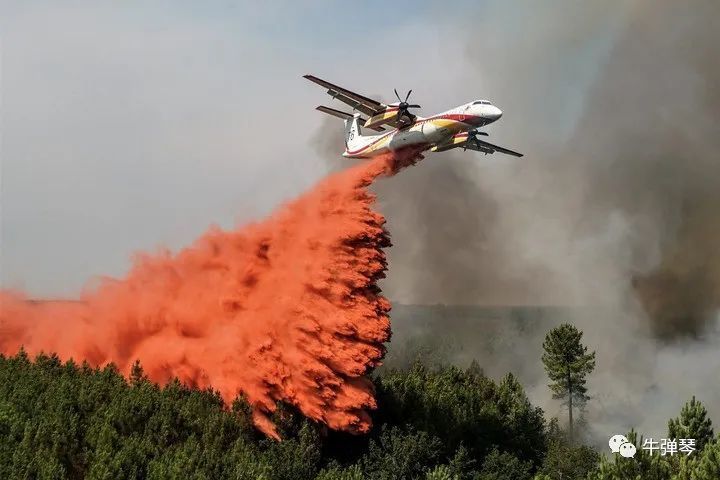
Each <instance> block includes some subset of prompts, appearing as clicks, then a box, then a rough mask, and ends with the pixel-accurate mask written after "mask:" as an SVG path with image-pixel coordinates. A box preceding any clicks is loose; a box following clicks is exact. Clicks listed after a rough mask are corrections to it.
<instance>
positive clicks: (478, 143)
mask: <svg viewBox="0 0 720 480" xmlns="http://www.w3.org/2000/svg"><path fill="white" fill-rule="evenodd" d="M462 147H463V148H468V149H470V150H475V151H476V152H483V153H495V152H500V153H505V154H507V155H513V156H515V157H522V156H523V154H522V153H518V152H514V151H512V150H509V149H507V148H505V147H499V146H497V145H493V144H492V143H489V142H486V141H484V140H480V139H479V138H476V139H475V140H474V141H469V142H467V143H465V144H463V145H462Z"/></svg>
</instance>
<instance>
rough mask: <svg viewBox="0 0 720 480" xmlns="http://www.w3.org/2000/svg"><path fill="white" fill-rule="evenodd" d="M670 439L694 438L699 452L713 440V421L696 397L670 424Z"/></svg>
mask: <svg viewBox="0 0 720 480" xmlns="http://www.w3.org/2000/svg"><path fill="white" fill-rule="evenodd" d="M668 438H677V439H679V438H694V439H695V442H696V446H697V449H698V450H702V449H703V447H704V446H705V444H707V443H708V442H710V441H711V440H712V438H713V428H712V421H711V420H710V419H709V418H708V416H707V410H706V409H705V406H704V405H703V404H702V403H700V402H699V401H698V400H696V399H695V397H694V396H693V397H692V399H691V400H690V401H689V402H687V403H686V404H685V406H683V408H682V410H681V411H680V417H679V418H673V419H670V421H669V422H668ZM719 478H720V477H719Z"/></svg>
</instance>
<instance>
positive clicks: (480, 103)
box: [473, 100, 492, 105]
mask: <svg viewBox="0 0 720 480" xmlns="http://www.w3.org/2000/svg"><path fill="white" fill-rule="evenodd" d="M473 105H492V103H490V102H488V101H487V100H478V101H476V102H473Z"/></svg>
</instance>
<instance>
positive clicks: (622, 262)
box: [378, 0, 720, 438]
mask: <svg viewBox="0 0 720 480" xmlns="http://www.w3.org/2000/svg"><path fill="white" fill-rule="evenodd" d="M519 10H521V9H518V8H511V7H508V8H507V9H505V8H503V7H497V8H487V9H485V10H484V11H483V12H482V15H475V16H473V15H470V14H469V13H468V10H465V14H466V15H467V16H468V17H469V18H468V20H467V24H468V25H470V24H477V25H480V26H481V27H482V28H480V30H481V31H482V32H483V33H484V35H483V38H482V41H478V39H477V38H475V37H474V36H473V37H472V40H471V42H472V43H471V44H469V47H468V51H467V59H468V64H467V66H466V67H465V68H469V69H470V70H471V71H472V72H475V78H474V79H473V83H475V85H476V86H477V85H481V84H482V86H481V87H476V88H475V89H474V91H475V92H476V93H475V96H487V97H488V98H490V99H491V100H493V101H494V102H495V103H497V104H498V105H499V106H500V108H502V109H503V110H504V112H505V115H504V117H503V119H502V120H501V121H500V122H498V124H497V126H496V131H494V132H492V134H491V137H493V138H495V141H496V142H498V143H499V144H507V145H508V146H509V147H511V148H517V149H518V150H520V151H523V152H524V153H526V156H525V157H524V158H523V159H519V160H515V159H509V158H506V157H505V158H500V156H499V155H495V157H496V158H492V157H480V156H478V155H477V154H473V153H463V152H449V153H447V154H439V155H433V156H431V157H430V158H429V159H428V160H427V161H425V162H424V163H423V164H422V165H420V166H419V168H416V169H413V170H412V171H410V172H408V174H407V175H404V176H403V178H402V179H399V180H400V181H398V182H393V184H392V185H383V184H382V182H380V184H379V185H378V191H379V192H380V196H381V198H382V199H383V200H382V202H381V209H382V211H383V212H384V213H385V214H386V216H387V218H388V227H389V230H390V231H391V232H392V233H393V242H394V244H395V248H394V249H393V250H392V252H390V256H389V265H390V270H389V272H390V273H389V275H388V279H387V280H386V281H385V282H384V284H383V290H384V292H385V293H386V294H387V295H388V296H389V298H392V299H393V300H396V301H401V302H404V303H414V304H417V303H421V304H428V303H445V304H473V305H508V304H511V305H562V306H571V307H577V308H573V309H570V310H568V311H567V312H565V313H564V314H562V315H560V314H557V315H554V316H553V315H546V314H542V315H539V316H531V318H526V319H524V320H525V324H524V325H521V324H520V322H515V321H509V319H508V317H507V315H489V316H488V317H487V318H485V317H478V318H477V321H476V322H474V323H473V322H467V321H464V320H465V319H463V321H461V322H455V323H453V322H441V323H442V325H440V326H436V327H435V328H437V330H435V331H434V335H436V336H453V337H454V338H459V339H461V342H462V343H463V345H462V347H463V348H462V349H460V348H459V345H458V344H455V345H456V347H458V348H456V351H455V355H454V357H451V359H452V360H454V361H456V362H460V363H464V362H467V361H469V359H470V358H473V357H474V358H478V359H479V360H480V362H481V364H482V365H483V367H484V368H485V369H486V371H488V372H490V373H497V374H499V373H502V372H506V371H508V370H510V371H513V372H515V373H517V374H519V376H520V377H521V379H522V380H523V381H524V383H525V384H526V386H528V388H529V390H530V392H531V395H532V397H533V399H534V400H535V401H537V402H539V403H541V404H542V405H543V406H544V407H545V408H546V410H547V411H548V412H549V413H550V414H555V413H556V412H557V413H559V412H560V409H559V407H558V405H557V404H556V403H555V402H553V401H551V400H550V398H549V392H548V391H547V387H546V385H545V384H546V382H547V380H546V378H545V374H544V372H543V371H542V366H541V365H539V362H538V359H539V357H540V353H541V352H540V349H541V343H542V337H543V335H544V334H545V332H546V331H547V329H549V328H551V327H552V326H554V325H555V324H557V323H559V322H560V321H571V322H573V323H575V324H577V325H578V326H579V327H580V328H581V329H583V330H584V331H585V338H584V340H585V342H586V343H587V344H588V345H589V346H590V348H592V349H594V350H597V352H598V362H597V371H596V373H595V374H594V375H593V378H591V379H590V388H591V389H593V392H591V394H593V395H594V396H595V400H594V401H593V402H591V403H590V404H589V406H588V419H589V420H590V421H591V424H593V425H594V426H595V428H596V433H597V434H598V436H602V435H605V434H607V433H608V432H612V431H614V430H617V431H623V430H622V429H625V428H629V427H631V426H635V427H639V428H645V429H646V431H651V430H652V429H655V431H654V433H658V428H660V429H663V428H664V426H665V424H666V422H667V418H668V417H669V416H670V415H675V414H676V413H677V411H679V408H680V407H681V405H682V403H683V402H684V401H686V400H687V399H688V398H689V397H690V396H691V395H693V394H695V395H698V397H699V398H700V399H701V400H702V401H704V402H705V403H706V404H707V405H708V406H709V409H710V411H711V412H713V411H714V412H720V392H719V391H718V390H717V388H716V387H715V384H716V382H715V381H714V378H713V377H711V376H709V375H712V373H711V372H712V369H708V370H703V369H699V368H698V366H699V365H704V364H706V363H707V361H708V357H709V355H708V352H711V351H713V350H716V349H717V348H718V347H720V344H719V343H718V342H719V341H720V338H719V337H718V335H717V331H716V329H717V312H718V310H720V249H718V245H720V161H718V154H717V152H718V151H720V150H719V147H720V87H719V86H720V67H718V63H717V61H716V59H717V58H720V31H718V29H717V28H716V25H714V19H715V18H717V15H718V13H720V5H718V4H717V2H712V1H711V0H698V1H693V2H690V3H687V2H686V3H682V4H679V3H677V2H671V1H661V2H655V1H652V2H651V1H638V2H620V3H618V4H614V5H613V6H611V7H609V6H608V4H607V2H600V1H598V2H583V3H582V4H573V5H568V4H565V7H564V8H563V9H562V11H561V10H559V9H557V8H549V7H548V6H547V5H546V4H543V5H535V6H531V5H528V9H527V10H526V11H524V12H522V13H520V12H519ZM508 25H513V27H512V29H513V30H512V31H513V32H516V31H521V32H522V33H521V34H519V35H516V36H515V37H511V35H509V34H506V33H505V30H506V29H507V28H508V27H507V26H508ZM440 28H442V27H440ZM453 28H455V29H457V26H456V25H453ZM474 31H475V30H473V32H474ZM511 33H512V32H511ZM568 59H570V60H568ZM588 72H590V73H588ZM458 77H459V78H460V79H461V81H462V82H463V83H462V84H460V85H457V87H458V89H467V80H466V79H467V78H471V77H473V75H472V74H470V73H468V72H462V73H459V74H458ZM452 81H453V79H452V78H449V79H448V82H452ZM451 86H452V85H451ZM451 86H450V87H451ZM478 90H480V91H478ZM418 100H421V99H418ZM495 132H497V135H496V133H495ZM501 136H502V137H501ZM528 322H529V323H530V325H528ZM407 323H408V324H407V325H406V326H405V327H403V329H398V328H395V332H394V340H395V343H396V344H397V342H399V341H401V340H402V339H404V338H410V337H412V336H413V335H415V333H416V331H415V330H414V329H413V326H412V325H411V323H412V322H407ZM396 327H397V325H396ZM480 332H482V333H480ZM473 338H475V339H476V340H477V341H475V342H474V343H473V341H472V339H473ZM705 372H707V373H705ZM605 438H607V437H605Z"/></svg>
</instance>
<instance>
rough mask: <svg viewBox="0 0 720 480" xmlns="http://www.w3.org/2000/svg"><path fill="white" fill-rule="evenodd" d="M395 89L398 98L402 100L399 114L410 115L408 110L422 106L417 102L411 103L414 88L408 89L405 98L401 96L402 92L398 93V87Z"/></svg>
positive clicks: (399, 105) (399, 104) (400, 115)
mask: <svg viewBox="0 0 720 480" xmlns="http://www.w3.org/2000/svg"><path fill="white" fill-rule="evenodd" d="M393 90H395V96H396V97H397V99H398V100H400V103H398V105H397V107H398V116H399V117H402V116H403V115H407V116H408V117H410V116H411V114H410V112H408V109H409V108H422V107H420V105H417V104H409V103H408V98H410V94H411V93H412V90H408V93H407V95H405V100H403V99H402V98H400V94H398V91H397V88H395V89H393Z"/></svg>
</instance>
